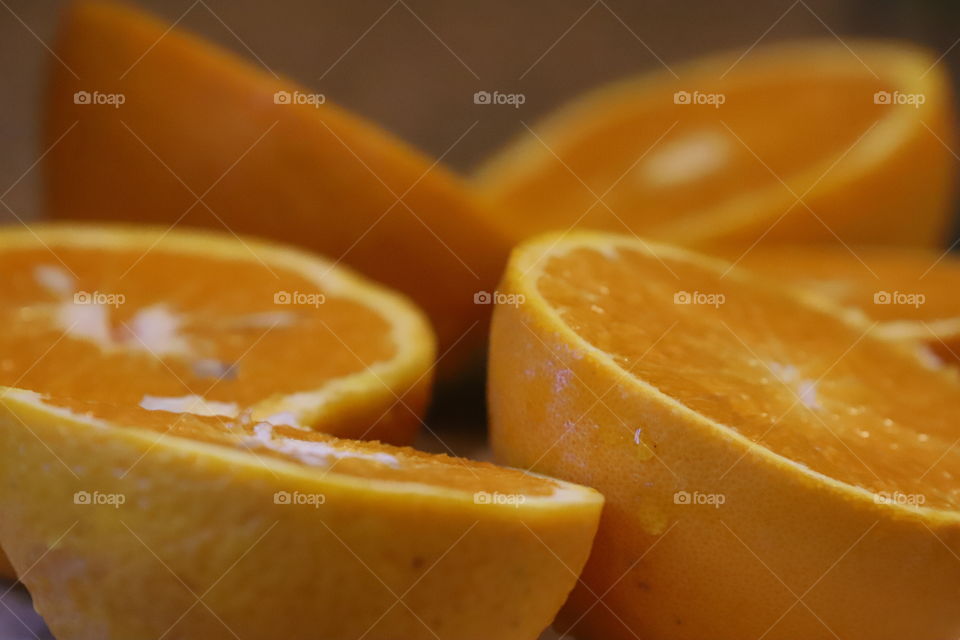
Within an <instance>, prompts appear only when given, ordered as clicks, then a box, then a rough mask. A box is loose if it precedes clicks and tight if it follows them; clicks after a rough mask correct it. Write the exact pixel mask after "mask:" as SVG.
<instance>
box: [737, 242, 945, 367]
mask: <svg viewBox="0 0 960 640" xmlns="http://www.w3.org/2000/svg"><path fill="white" fill-rule="evenodd" d="M729 255H730V257H731V258H732V260H733V261H734V262H735V263H736V264H737V265H738V266H743V267H746V268H748V269H751V270H753V271H755V272H756V273H758V274H760V275H762V276H765V277H767V278H769V279H775V280H777V281H779V282H789V283H792V284H795V285H797V286H799V287H802V288H805V289H807V290H810V291H813V292H814V293H817V294H820V295H823V296H826V297H827V298H830V299H832V300H833V301H834V302H836V303H838V304H841V305H844V306H848V307H851V308H855V309H858V310H859V311H861V312H863V313H864V314H865V315H866V316H868V317H869V318H871V319H873V320H877V321H879V323H880V324H879V325H877V331H878V332H879V333H881V334H883V335H886V336H888V337H890V338H896V339H908V340H916V341H919V342H921V343H923V344H925V345H926V346H927V347H928V348H929V349H930V350H931V351H932V352H933V353H935V354H936V355H937V356H938V357H940V358H941V359H943V360H945V361H948V362H949V361H954V362H955V361H958V360H960V299H958V298H957V295H956V290H957V288H958V287H960V259H958V258H957V257H956V256H953V255H949V254H945V253H944V252H942V251H933V250H923V249H898V248H893V247H838V246H802V245H795V246H782V247H769V246H766V247H756V248H753V249H751V250H749V251H746V252H737V253H736V254H733V253H731V254H729Z"/></svg>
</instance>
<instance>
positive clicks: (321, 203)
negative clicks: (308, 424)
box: [44, 1, 508, 371]
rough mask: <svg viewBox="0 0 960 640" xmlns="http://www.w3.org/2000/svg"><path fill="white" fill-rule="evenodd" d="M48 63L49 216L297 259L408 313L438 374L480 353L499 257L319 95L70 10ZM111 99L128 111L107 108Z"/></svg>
mask: <svg viewBox="0 0 960 640" xmlns="http://www.w3.org/2000/svg"><path fill="white" fill-rule="evenodd" d="M56 55H57V56H58V57H59V59H60V60H61V61H62V62H63V63H64V64H62V65H55V66H54V67H53V78H52V80H51V88H50V91H49V94H48V99H47V102H46V119H45V125H44V133H45V139H46V147H47V148H48V152H47V153H46V154H45V158H44V170H45V177H46V181H45V184H46V196H47V205H48V211H49V213H50V214H51V215H53V216H56V217H59V218H67V219H86V220H120V221H125V220H135V221H137V222H148V223H157V224H164V225H171V224H190V225H194V226H204V227H211V228H214V229H216V230H224V229H230V230H233V231H236V232H237V233H251V234H255V235H259V236H263V237H268V238H274V239H277V240H280V241H284V242H289V243H291V244H296V245H301V246H303V247H305V248H307V249H310V250H314V251H316V252H318V253H322V254H324V255H327V256H330V257H331V258H332V259H335V260H342V261H343V262H345V263H346V264H349V265H351V266H354V267H356V268H357V269H359V270H360V271H362V272H363V273H364V274H366V275H368V276H370V277H372V278H374V279H376V280H378V281H381V282H384V283H386V284H388V285H390V286H392V287H394V288H397V289H399V290H400V291H402V292H404V293H406V294H407V295H409V296H410V297H412V298H413V299H414V301H415V302H417V303H418V304H419V305H420V306H421V307H422V308H423V309H425V310H426V312H427V314H428V315H429V317H430V320H431V322H432V323H433V325H434V327H435V329H436V331H437V333H438V336H439V342H440V349H441V353H444V352H446V351H447V350H448V349H449V348H451V347H454V345H456V346H457V349H456V350H455V351H454V352H452V353H451V354H450V355H448V356H447V357H445V358H444V359H443V361H442V366H443V367H444V368H445V369H447V370H449V371H453V370H454V369H455V368H456V367H457V366H458V365H459V364H462V361H463V358H465V357H467V356H468V355H469V352H470V351H471V346H475V345H476V344H477V343H478V342H480V340H481V338H482V336H483V334H484V328H483V325H484V324H485V318H487V317H488V316H489V310H490V307H489V306H486V305H477V304H475V303H474V295H475V294H476V293H477V292H479V291H483V290H490V289H492V287H493V285H495V284H496V280H497V278H499V275H500V271H501V269H502V267H503V263H504V262H505V260H506V254H507V247H508V245H507V244H506V241H505V240H504V239H503V238H502V237H501V236H500V235H499V233H498V232H496V231H494V230H493V229H491V228H490V226H489V225H488V223H487V222H486V220H485V218H484V216H485V213H484V212H483V211H482V210H481V209H480V208H479V206H478V205H477V204H476V203H475V202H474V198H473V196H472V195H471V194H470V193H469V191H468V189H467V188H466V186H465V185H464V184H463V183H462V182H461V181H460V180H459V179H458V178H456V177H455V176H454V175H453V174H452V173H451V172H449V171H448V170H447V169H446V168H444V167H443V166H442V165H440V164H438V163H437V162H435V161H434V160H433V159H430V158H427V157H425V156H424V155H423V154H421V153H419V152H417V151H415V150H413V149H411V148H410V147H408V146H407V145H405V144H404V143H402V142H401V141H399V140H397V139H395V138H394V137H392V136H391V135H389V134H388V133H387V132H385V131H382V130H380V129H379V128H377V127H376V126H374V125H373V124H371V123H368V122H365V121H363V120H362V119H360V118H359V117H357V116H355V115H353V114H351V113H349V112H347V111H346V110H344V109H341V108H339V107H337V106H335V105H334V104H332V102H329V101H327V100H326V96H324V95H322V94H316V93H313V92H310V91H307V90H306V89H304V88H302V87H298V86H296V85H295V84H294V83H292V82H290V81H287V80H281V79H278V78H276V77H275V76H274V75H271V73H268V72H266V71H264V70H261V69H258V68H255V67H253V66H252V65H250V64H247V63H246V62H244V61H242V60H240V59H238V58H236V57H234V56H233V55H231V54H229V53H227V52H225V51H222V50H220V49H218V48H216V47H215V46H214V45H212V44H210V43H207V42H204V41H202V40H200V39H198V38H196V37H193V36H191V35H189V34H186V33H183V32H181V31H180V30H178V29H175V28H171V27H168V25H165V24H162V23H160V22H159V21H157V20H155V19H153V18H152V17H150V16H147V15H145V14H143V13H141V12H139V11H136V10H135V9H132V8H129V7H126V6H124V5H121V4H118V3H113V2H101V1H81V2H77V3H74V4H73V5H72V6H71V8H70V9H69V10H68V13H67V14H66V16H65V18H64V22H63V25H62V27H61V31H60V35H59V39H58V44H57V46H56ZM68 67H69V69H68ZM71 70H72V73H71ZM111 96H114V97H116V96H122V101H120V102H118V101H119V100H121V99H120V98H115V99H114V102H113V103H107V102H103V101H106V100H108V99H110V97H111ZM307 98H312V101H311V100H307ZM321 98H322V99H321Z"/></svg>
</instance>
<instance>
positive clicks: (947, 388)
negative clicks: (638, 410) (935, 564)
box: [537, 248, 960, 509]
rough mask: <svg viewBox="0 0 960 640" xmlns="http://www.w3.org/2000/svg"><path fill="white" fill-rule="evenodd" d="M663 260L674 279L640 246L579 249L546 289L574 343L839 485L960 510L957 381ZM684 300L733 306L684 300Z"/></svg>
mask: <svg viewBox="0 0 960 640" xmlns="http://www.w3.org/2000/svg"><path fill="white" fill-rule="evenodd" d="M664 260H665V262H666V264H667V265H668V266H669V268H670V270H672V271H673V273H674V274H676V277H674V275H671V273H670V272H668V271H667V269H666V268H665V267H664V266H663V265H662V264H661V263H660V262H659V261H658V260H657V259H656V258H654V257H653V256H651V255H648V254H642V253H640V252H638V251H636V250H632V249H620V250H619V251H618V252H617V256H616V258H615V259H611V258H609V257H607V256H606V255H604V254H602V253H600V252H598V251H595V250H592V249H584V248H579V249H575V250H572V251H570V252H569V253H567V254H565V255H562V256H553V257H550V258H548V259H546V260H545V261H544V265H545V266H544V272H543V274H542V275H541V276H540V277H539V280H538V283H537V284H538V288H539V291H540V292H541V293H542V294H543V296H544V297H545V298H546V300H547V302H548V303H549V304H550V305H552V306H553V307H554V308H555V309H557V311H558V312H559V314H560V316H561V317H562V318H563V320H564V321H565V322H566V323H567V324H568V325H569V326H570V327H571V328H572V329H573V330H574V331H575V332H576V333H577V334H579V335H580V336H581V337H583V338H584V339H585V340H587V341H588V342H589V343H591V344H593V345H595V346H596V347H598V348H599V349H601V350H603V351H605V352H607V353H609V354H610V355H611V356H612V357H613V358H614V359H615V360H616V362H617V363H618V364H619V365H620V366H621V367H623V368H624V369H625V370H627V371H629V372H631V373H632V374H633V375H635V376H636V377H637V378H638V379H640V380H643V381H646V382H648V383H649V384H651V385H653V386H654V387H656V388H657V389H659V390H660V391H661V392H663V393H664V394H666V395H668V396H670V397H672V398H674V399H675V400H677V401H678V402H680V403H682V404H683V405H686V406H687V407H689V408H690V409H692V410H694V411H696V412H698V413H700V414H702V415H704V416H706V417H708V418H710V419H712V420H714V421H716V422H718V423H720V424H722V425H726V426H727V427H728V428H731V429H734V430H735V431H737V432H739V433H740V434H742V435H743V436H745V437H746V438H748V439H750V440H752V441H754V442H757V443H758V444H760V445H762V446H763V447H765V448H767V449H769V450H771V451H773V452H775V453H777V454H780V455H781V456H783V457H785V458H787V459H789V460H792V461H794V462H796V463H799V464H801V465H805V466H806V467H809V468H810V469H812V470H814V471H817V472H820V473H822V474H825V475H827V476H830V477H832V478H835V479H837V480H840V481H843V482H846V483H849V484H851V485H855V486H858V487H862V488H865V489H867V490H870V491H874V492H887V493H890V494H894V493H901V494H906V495H908V496H916V495H920V496H923V500H925V503H924V504H925V506H928V507H939V508H948V509H956V508H958V507H960V488H958V483H957V479H958V478H960V447H954V446H953V445H954V444H955V443H956V441H957V440H958V438H960V428H958V427H957V425H956V416H958V415H960V382H957V380H956V379H955V378H953V377H951V376H949V375H948V374H947V373H945V372H944V371H941V370H933V369H927V368H925V367H923V366H922V365H920V363H919V361H917V360H915V359H913V358H911V357H910V356H909V354H905V353H901V352H899V351H895V350H893V349H892V348H891V347H890V346H889V345H888V344H886V343H884V342H882V341H880V340H877V339H875V338H872V337H870V336H864V335H863V334H864V329H865V328H859V327H851V326H847V325H845V324H843V323H842V322H841V321H839V320H838V319H837V318H835V317H833V316H828V315H827V314H825V313H824V312H821V311H818V310H816V309H813V308H809V307H806V306H801V305H800V304H798V303H797V302H795V301H794V300H793V299H792V298H790V297H788V296H786V295H784V294H783V293H781V292H779V291H777V290H775V289H773V288H770V289H767V288H764V287H763V286H762V285H759V284H758V283H756V282H752V281H746V282H745V281H743V280H741V278H740V274H739V273H738V272H733V273H731V274H730V275H727V276H726V277H721V276H720V273H719V272H716V271H713V270H711V269H707V268H705V267H702V266H697V265H695V264H691V263H687V262H683V261H680V260H678V259H671V258H664ZM681 291H685V292H689V293H691V294H693V293H694V292H699V293H701V294H723V295H724V296H725V301H724V303H723V304H720V305H719V306H717V307H714V306H711V305H707V304H675V303H674V295H675V294H676V293H677V292H681ZM699 300H701V301H703V300H706V299H704V298H699Z"/></svg>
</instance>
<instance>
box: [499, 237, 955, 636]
mask: <svg viewBox="0 0 960 640" xmlns="http://www.w3.org/2000/svg"><path fill="white" fill-rule="evenodd" d="M728 269H730V268H729V265H727V264H726V263H722V262H716V261H713V260H711V259H708V258H704V257H701V256H698V255H695V254H692V253H688V252H686V251H683V250H680V249H675V248H671V247H667V246H661V245H649V246H648V245H646V244H644V243H643V242H641V241H638V240H635V239H633V238H631V237H627V236H618V235H613V234H602V233H587V232H577V233H572V234H569V235H568V236H559V235H550V236H545V237H542V238H538V239H535V240H532V241H530V242H529V243H527V244H524V245H522V246H521V247H519V248H518V249H517V250H516V251H515V253H514V255H513V258H512V259H511V262H510V264H509V266H508V268H507V272H506V275H505V279H504V282H503V283H502V285H501V287H502V289H501V290H502V292H503V295H504V296H508V297H507V298H504V299H505V300H506V301H510V300H512V301H513V302H514V304H503V305H498V307H497V309H496V311H495V313H494V321H493V329H492V335H491V340H492V342H491V351H490V383H489V390H490V412H491V420H492V423H491V429H492V440H493V446H494V450H495V452H496V454H497V455H498V456H499V458H500V459H501V460H503V461H505V462H507V463H508V464H512V465H516V466H522V467H529V468H532V469H535V470H538V471H540V472H543V473H549V474H551V475H556V476H557V477H562V478H564V479H566V480H569V481H575V482H580V483H583V484H588V485H590V486H594V487H596V488H597V489H599V490H600V491H601V492H602V493H603V494H604V496H605V497H606V499H607V506H606V508H605V510H604V515H603V518H602V522H601V525H600V530H599V532H598V534H597V541H596V544H595V546H594V551H593V553H592V555H591V558H590V560H589V562H588V563H587V567H586V568H585V570H584V574H583V577H582V579H581V580H582V585H581V586H578V587H577V588H576V589H575V590H574V593H573V595H572V596H571V599H570V601H569V603H568V606H567V607H566V608H565V613H564V615H563V617H562V618H561V620H560V623H559V625H560V627H559V628H560V630H561V631H567V630H568V629H569V628H575V629H577V634H578V637H588V638H605V639H606V638H610V639H617V638H624V639H626V638H635V637H640V638H645V639H650V640H667V639H669V640H703V639H704V638H730V639H743V638H761V637H762V638H765V639H766V640H797V639H798V638H804V640H820V639H828V638H832V639H835V638H837V637H840V638H844V639H845V640H903V639H904V638H911V640H943V639H944V638H953V637H957V635H958V634H960V608H958V607H957V593H958V592H960V560H958V554H960V489H958V484H957V478H958V477H960V446H957V441H958V439H960V428H958V427H957V425H956V420H955V416H956V415H957V414H958V412H960V378H958V376H957V375H956V372H955V371H953V370H951V369H949V368H939V367H936V366H934V365H932V364H930V363H927V362H925V361H923V360H921V359H920V358H918V357H916V354H915V352H914V351H912V350H911V349H908V348H907V347H905V346H904V345H902V344H900V343H895V342H891V341H888V340H884V339H881V338H879V337H878V336H876V335H874V334H873V333H872V332H871V330H870V329H871V327H870V324H868V323H864V322H862V321H861V316H859V315H858V314H847V315H844V314H843V313H842V312H841V311H838V308H837V307H833V306H830V305H827V304H826V303H823V302H817V300H820V299H819V298H809V299H807V298H804V297H802V296H800V295H798V294H794V293H789V292H784V291H782V290H781V289H782V287H781V288H777V287H775V286H770V285H768V284H766V283H765V281H763V280H760V279H756V278H754V277H752V276H751V275H750V274H749V273H747V272H745V271H743V270H740V269H732V270H729V271H728ZM509 296H512V297H509Z"/></svg>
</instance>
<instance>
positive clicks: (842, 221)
mask: <svg viewBox="0 0 960 640" xmlns="http://www.w3.org/2000/svg"><path fill="white" fill-rule="evenodd" d="M847 45H849V48H848V46H847ZM674 71H675V73H673V74H671V73H670V72H666V71H664V72H659V73H654V74H651V75H648V76H645V77H641V78H636V79H628V80H624V81H621V82H617V83H614V84H611V85H609V86H605V87H602V88H600V89H597V90H595V91H593V92H591V93H588V94H586V95H584V96H582V97H579V98H577V99H575V100H574V101H573V102H572V103H570V104H569V105H568V106H566V107H564V108H562V109H560V110H559V111H558V112H556V113H555V114H554V115H552V116H551V117H549V118H548V119H546V120H545V121H544V122H541V123H539V124H534V125H533V126H532V127H530V130H529V131H527V132H525V133H524V134H523V135H522V136H521V137H520V138H519V139H518V140H517V141H516V142H515V143H514V144H511V145H509V146H507V147H506V148H504V149H503V150H502V151H501V152H500V153H498V154H496V155H495V156H494V157H492V158H491V159H490V160H489V162H488V163H487V164H486V165H485V166H483V167H482V168H481V170H480V171H479V173H478V175H477V176H476V183H477V184H478V186H479V187H480V188H481V189H482V190H483V191H484V192H485V193H486V195H487V196H488V198H489V200H490V201H491V202H492V203H493V204H494V205H495V206H494V207H493V208H492V211H493V213H494V214H495V215H497V216H498V218H499V219H500V220H501V222H502V226H503V227H504V228H505V229H508V230H510V231H511V232H513V233H514V234H515V237H526V236H528V235H530V234H533V233H537V232H542V231H551V230H561V231H562V230H565V229H569V228H571V227H583V228H593V229H603V230H609V231H615V232H621V233H623V232H633V233H635V234H638V235H641V236H644V237H647V236H650V237H656V238H661V239H665V240H669V241H671V242H675V243H681V244H686V245H691V246H703V247H708V246H713V245H717V244H734V245H737V246H743V245H749V244H751V243H752V242H754V241H755V240H757V239H758V238H760V237H763V238H764V239H765V240H766V241H783V240H786V241H792V242H805V241H812V240H823V239H829V240H833V239H835V237H836V236H839V237H841V238H842V239H844V240H845V241H847V242H854V241H856V242H864V243H867V242H873V243H890V244H903V245H921V246H931V245H936V244H938V243H940V242H942V240H943V235H944V233H945V232H946V224H947V220H948V216H949V203H950V200H951V197H950V196H951V195H952V193H953V189H952V182H953V174H954V173H955V168H956V164H955V160H954V158H953V157H952V155H951V152H950V151H949V149H948V148H947V146H948V145H950V144H952V142H953V139H954V133H953V121H952V104H951V99H950V90H949V79H948V76H947V72H946V69H945V67H944V66H943V65H942V64H935V61H934V59H933V57H932V56H931V55H929V54H928V53H927V52H926V51H922V50H918V49H916V48H914V47H912V46H906V45H900V44H894V43H888V42H880V41H850V42H848V43H847V44H842V43H839V42H837V41H835V40H829V41H809V42H793V43H785V44H777V45H771V46H768V47H757V48H756V49H752V50H749V51H748V52H746V53H744V54H741V53H740V52H738V53H737V54H732V55H718V56H716V57H710V58H706V59H703V60H699V61H696V62H693V63H690V64H687V65H683V66H678V67H676V69H675V70H674Z"/></svg>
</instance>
